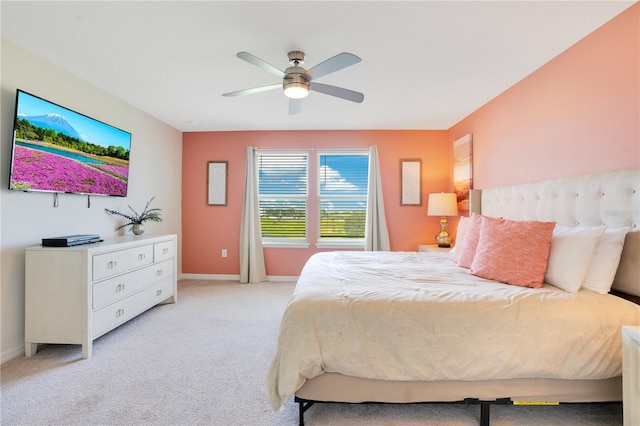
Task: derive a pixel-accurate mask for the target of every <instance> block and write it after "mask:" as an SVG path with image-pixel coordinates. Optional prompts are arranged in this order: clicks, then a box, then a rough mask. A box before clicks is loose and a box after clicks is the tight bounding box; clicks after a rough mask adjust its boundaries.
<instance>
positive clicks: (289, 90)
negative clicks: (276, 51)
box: [282, 66, 309, 99]
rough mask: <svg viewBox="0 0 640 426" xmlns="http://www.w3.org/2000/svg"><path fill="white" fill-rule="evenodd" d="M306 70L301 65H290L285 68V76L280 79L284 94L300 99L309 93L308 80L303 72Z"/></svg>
mask: <svg viewBox="0 0 640 426" xmlns="http://www.w3.org/2000/svg"><path fill="white" fill-rule="evenodd" d="M305 72H307V70H305V69H304V68H302V67H299V66H292V67H289V68H287V69H286V70H285V74H286V75H285V77H284V79H283V80H282V89H283V90H284V93H285V95H287V96H288V97H290V98H294V99H301V98H304V97H306V96H307V95H308V94H309V80H307V79H306V78H304V76H303V74H304V73H305Z"/></svg>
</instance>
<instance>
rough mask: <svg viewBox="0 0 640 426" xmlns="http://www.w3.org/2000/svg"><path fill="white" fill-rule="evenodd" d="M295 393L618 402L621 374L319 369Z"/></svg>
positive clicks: (333, 397)
mask: <svg viewBox="0 0 640 426" xmlns="http://www.w3.org/2000/svg"><path fill="white" fill-rule="evenodd" d="M295 396H296V397H298V398H301V399H305V400H309V401H318V402H348V403H359V402H386V403H413V402H453V401H462V400H464V399H466V398H478V399H480V400H497V399H501V398H510V399H511V400H512V401H526V402H533V401H537V402H611V401H622V377H620V376H618V377H613V378H610V379H601V380H563V379H505V380H477V381H455V380H442V381H434V382H403V381H384V380H374V379H363V378H357V377H350V376H344V375H342V374H336V373H324V374H322V375H320V376H318V377H315V378H313V379H307V381H306V382H305V383H304V385H303V386H302V387H301V388H300V389H298V391H297V392H296V393H295Z"/></svg>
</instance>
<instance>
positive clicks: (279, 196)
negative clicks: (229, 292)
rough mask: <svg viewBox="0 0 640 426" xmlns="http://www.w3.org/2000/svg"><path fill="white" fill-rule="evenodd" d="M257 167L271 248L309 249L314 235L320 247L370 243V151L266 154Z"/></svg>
mask: <svg viewBox="0 0 640 426" xmlns="http://www.w3.org/2000/svg"><path fill="white" fill-rule="evenodd" d="M257 163H258V199H259V205H260V225H261V227H262V242H263V244H264V245H265V246H267V247H308V246H309V237H310V236H311V239H314V237H317V241H316V246H317V247H345V246H350V247H359V246H361V245H362V244H363V243H364V230H365V219H366V210H367V181H368V174H369V155H368V151H355V152H343V151H340V152H335V151H326V152H324V151H321V152H316V151H309V152H308V151H291V152H288V151H287V152H282V151H269V150H264V151H258V158H257ZM314 163H315V164H317V167H316V168H314V167H312V168H311V169H309V164H314ZM310 206H312V207H311V209H312V210H311V212H310V211H309V207H310ZM309 230H311V231H312V232H309Z"/></svg>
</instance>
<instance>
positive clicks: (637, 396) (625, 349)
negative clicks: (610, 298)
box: [622, 326, 640, 426]
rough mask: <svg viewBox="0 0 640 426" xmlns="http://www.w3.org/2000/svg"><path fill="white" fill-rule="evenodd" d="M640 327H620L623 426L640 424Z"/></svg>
mask: <svg viewBox="0 0 640 426" xmlns="http://www.w3.org/2000/svg"><path fill="white" fill-rule="evenodd" d="M639 364H640V326H623V327H622V410H623V419H624V420H623V421H624V425H625V426H626V425H638V424H640V412H638V406H639V404H640V381H639V380H638V377H639V376H638V374H640V368H638V365H639Z"/></svg>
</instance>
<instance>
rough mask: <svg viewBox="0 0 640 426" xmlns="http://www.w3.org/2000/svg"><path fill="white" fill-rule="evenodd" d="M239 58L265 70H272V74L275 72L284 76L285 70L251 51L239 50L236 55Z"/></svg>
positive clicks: (279, 75)
mask: <svg viewBox="0 0 640 426" xmlns="http://www.w3.org/2000/svg"><path fill="white" fill-rule="evenodd" d="M236 56H237V57H238V58H240V59H242V60H244V61H247V62H249V63H250V64H253V65H255V66H257V67H260V68H262V69H263V70H265V71H267V72H270V73H271V74H275V75H277V76H278V77H280V78H283V77H284V75H285V74H284V71H281V70H279V69H278V68H276V67H274V66H273V65H271V64H269V63H267V62H265V61H263V60H262V59H260V58H258V57H257V56H255V55H252V54H251V53H249V52H238V54H237V55H236Z"/></svg>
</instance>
